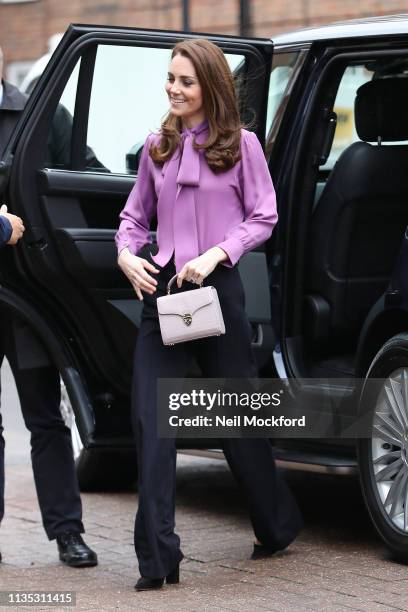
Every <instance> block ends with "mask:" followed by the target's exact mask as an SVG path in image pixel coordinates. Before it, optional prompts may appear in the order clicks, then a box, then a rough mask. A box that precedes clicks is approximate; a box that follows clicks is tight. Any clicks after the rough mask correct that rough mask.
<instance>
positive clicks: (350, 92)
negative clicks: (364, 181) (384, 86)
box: [321, 65, 374, 170]
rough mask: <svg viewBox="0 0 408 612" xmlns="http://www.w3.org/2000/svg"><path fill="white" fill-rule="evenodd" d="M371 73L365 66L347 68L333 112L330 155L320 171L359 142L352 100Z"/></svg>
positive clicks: (370, 77) (332, 164)
mask: <svg viewBox="0 0 408 612" xmlns="http://www.w3.org/2000/svg"><path fill="white" fill-rule="evenodd" d="M373 74H374V73H373V71H372V70H370V69H369V68H367V67H366V66H361V65H360V66H358V65H357V66H348V67H347V68H346V69H345V71H344V73H343V77H342V79H341V81H340V85H339V88H338V90H337V95H336V101H335V103H334V108H333V110H334V112H335V113H336V115H337V124H336V131H335V133H334V138H333V144H332V147H331V150H330V155H329V157H328V159H327V162H326V164H325V165H324V166H321V168H322V170H330V169H331V168H333V166H334V164H335V163H336V161H337V159H338V158H339V156H340V154H341V153H342V151H344V149H346V148H347V147H348V146H350V145H351V144H352V143H353V142H356V141H358V140H359V137H358V136H357V132H356V127H355V123H354V100H355V98H356V93H357V89H358V88H359V87H360V86H361V85H363V84H364V83H366V82H367V81H371V79H372V78H373Z"/></svg>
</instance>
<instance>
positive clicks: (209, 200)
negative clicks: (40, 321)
mask: <svg viewBox="0 0 408 612" xmlns="http://www.w3.org/2000/svg"><path fill="white" fill-rule="evenodd" d="M166 92H167V94H168V97H169V101H170V110H169V113H168V114H167V116H166V118H165V120H164V121H163V124H162V126H161V131H160V133H159V134H150V135H149V137H148V139H147V140H146V143H145V146H144V149H143V153H142V156H141V160H140V167H139V173H138V180H137V183H136V185H135V186H134V188H133V190H132V192H131V193H130V195H129V198H128V200H127V202H126V205H125V208H124V210H123V211H122V213H121V215H120V218H121V223H120V227H119V231H118V233H117V236H116V243H117V247H118V252H119V258H118V263H119V265H120V267H121V269H122V270H123V272H124V273H125V274H126V276H127V277H128V279H129V280H130V282H131V284H132V285H133V287H134V289H135V292H136V294H137V296H138V298H139V300H143V293H144V297H145V299H144V304H143V312H142V320H141V325H140V329H139V334H138V339H137V344H136V352H135V369H134V377H133V381H134V383H133V384H134V386H133V396H132V416H133V426H134V431H135V435H136V446H137V452H138V467H139V507H138V512H137V515H136V521H135V532H134V536H135V549H136V554H137V556H138V560H139V569H140V574H141V578H140V579H139V580H138V582H137V584H136V585H135V588H136V589H137V590H147V589H153V588H160V587H161V586H162V585H163V582H164V580H165V579H166V580H167V583H174V582H178V581H179V563H180V561H181V559H182V558H183V554H182V552H181V550H180V539H179V537H178V536H177V535H176V534H175V532H174V527H175V522H174V513H175V471H176V449H175V441H174V440H173V439H159V438H158V436H157V428H156V382H157V378H182V377H183V376H185V375H186V373H187V370H188V367H189V364H190V361H191V359H192V358H193V356H194V357H195V358H196V359H197V361H198V363H199V365H200V366H201V368H202V371H203V373H204V376H206V377H214V378H216V377H220V378H221V377H227V378H228V377H230V378H232V377H256V376H257V369H256V365H255V361H254V357H253V354H252V350H251V333H250V325H249V322H248V320H247V318H246V315H245V304H244V291H243V287H242V283H241V279H240V276H239V272H238V268H237V265H236V264H237V262H238V261H239V259H240V257H241V256H242V255H243V254H244V253H246V252H247V251H250V250H252V249H253V248H254V247H256V246H257V245H259V244H261V243H263V242H264V241H265V240H267V239H268V238H269V237H270V235H271V233H272V229H273V227H274V225H275V224H276V221H277V213H276V203H275V192H274V188H273V185H272V181H271V178H270V175H269V171H268V167H267V164H266V161H265V157H264V155H263V152H262V148H261V146H260V144H259V141H258V140H257V138H256V136H255V135H254V134H253V133H251V132H248V131H246V130H245V129H242V128H241V123H240V119H239V112H238V107H237V100H236V96H235V90H234V84H233V78H232V74H231V71H230V69H229V67H228V64H227V61H226V59H225V57H224V54H223V53H222V51H221V50H220V49H219V48H218V47H217V46H216V45H214V44H213V43H211V42H209V41H207V40H204V39H201V40H200V39H196V40H186V41H184V42H181V43H179V44H177V45H176V46H175V47H174V49H173V51H172V59H171V63H170V67H169V73H168V79H167V83H166ZM155 214H157V221H158V227H157V243H158V252H157V249H156V248H155V249H154V250H153V246H152V245H151V244H150V234H149V227H150V222H151V219H152V218H153V216H154V215H155ZM154 251H155V252H154ZM152 262H153V263H152ZM176 273H178V278H177V288H176V291H179V290H180V288H181V286H182V283H183V281H185V282H186V285H184V286H183V287H182V290H187V289H194V288H197V283H201V282H202V281H203V280H204V279H205V281H206V282H205V284H208V285H213V286H214V287H216V289H217V291H218V295H219V299H220V305H221V309H222V312H223V316H224V321H225V326H226V330H227V331H226V334H225V335H222V336H218V337H212V338H204V339H200V340H195V341H193V342H185V343H181V344H176V345H174V346H164V345H163V343H162V340H161V335H160V328H159V321H158V315H157V305H156V299H157V297H159V296H161V295H164V294H165V293H166V285H167V282H168V280H169V279H170V278H171V277H172V276H173V275H174V274H176ZM142 292H143V293H142ZM223 450H224V453H225V456H226V459H227V461H228V463H229V466H230V468H231V470H232V472H233V473H234V475H235V476H236V478H237V479H238V481H239V482H240V483H241V484H242V485H243V487H244V490H245V493H246V495H247V497H248V502H249V509H250V517H251V522H252V525H253V528H254V532H255V536H256V538H257V541H256V543H255V545H254V552H253V555H252V558H257V557H259V556H265V555H269V554H273V553H274V552H276V551H277V550H281V549H283V548H285V547H286V546H287V545H288V544H289V543H290V542H291V541H292V540H293V539H294V538H295V537H296V535H297V533H298V531H299V530H300V528H301V524H302V519H301V516H300V512H299V510H298V508H297V505H296V502H295V501H294V499H293V497H292V495H291V493H290V491H289V489H288V488H287V487H286V485H285V484H284V483H283V482H282V480H281V479H280V476H279V475H278V474H277V472H276V469H275V463H274V458H273V452H272V447H271V445H270V443H269V441H268V440H266V439H261V440H259V439H258V440H255V439H226V440H224V441H223Z"/></svg>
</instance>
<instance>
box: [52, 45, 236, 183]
mask: <svg viewBox="0 0 408 612" xmlns="http://www.w3.org/2000/svg"><path fill="white" fill-rule="evenodd" d="M170 54H171V51H170V50H169V49H159V48H149V47H132V46H118V45H99V46H98V48H97V53H96V60H95V66H94V72H93V80H92V90H91V96H90V104H89V116H88V126H87V138H86V145H87V150H86V169H88V170H97V171H99V172H113V173H120V174H126V173H127V174H135V173H136V170H137V160H138V157H139V156H140V153H141V149H142V146H143V143H144V141H145V139H146V137H147V135H148V134H149V132H150V131H156V130H158V129H159V127H160V124H161V121H162V119H163V118H164V116H165V114H166V113H167V111H168V108H169V103H168V98H167V95H166V93H165V90H164V86H165V82H166V78H167V71H168V64H169V61H170ZM226 58H227V61H228V63H229V65H230V67H231V69H232V70H233V71H240V70H241V69H242V65H243V62H244V61H245V58H244V56H243V55H239V54H226ZM77 82H78V67H77V69H76V71H74V73H73V74H72V75H71V78H70V79H69V81H68V84H67V86H66V88H65V91H64V94H63V96H62V98H61V100H60V104H59V106H58V108H57V110H56V115H59V116H58V117H55V118H54V123H56V124H57V126H59V129H58V132H59V136H60V138H59V139H58V142H61V133H62V132H65V133H66V134H67V137H66V138H65V151H62V150H60V151H59V155H56V151H53V156H51V159H49V160H48V162H49V163H48V165H49V166H51V167H55V168H58V167H66V168H69V167H70V144H71V142H70V136H69V137H68V134H70V131H71V130H72V121H73V120H72V117H73V115H74V108H75V95H76V86H77ZM61 126H63V127H61ZM56 129H57V128H56ZM60 149H61V147H60Z"/></svg>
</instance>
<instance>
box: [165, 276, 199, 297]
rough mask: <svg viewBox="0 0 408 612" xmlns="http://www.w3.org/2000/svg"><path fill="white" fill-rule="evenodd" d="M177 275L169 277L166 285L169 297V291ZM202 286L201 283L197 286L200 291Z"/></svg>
mask: <svg viewBox="0 0 408 612" xmlns="http://www.w3.org/2000/svg"><path fill="white" fill-rule="evenodd" d="M177 276H178V274H175V275H174V276H172V277H171V279H170V280H169V282H168V283H167V295H170V289H171V286H172V284H173V283H174V281H175V280H176V278H177ZM202 286H203V283H202V282H201V283H200V285H199V288H200V289H201V287H202Z"/></svg>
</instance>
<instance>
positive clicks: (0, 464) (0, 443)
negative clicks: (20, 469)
mask: <svg viewBox="0 0 408 612" xmlns="http://www.w3.org/2000/svg"><path fill="white" fill-rule="evenodd" d="M0 346H1V341H0ZM3 357H4V355H3V354H1V352H0V368H1V365H2V363H3ZM0 392H1V386H0ZM3 431H4V428H3V422H2V417H1V412H0V523H1V521H2V520H3V516H4V482H5V474H4V446H5V442H4V436H3Z"/></svg>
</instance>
